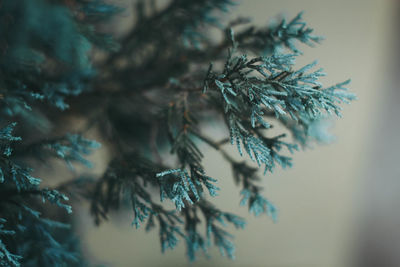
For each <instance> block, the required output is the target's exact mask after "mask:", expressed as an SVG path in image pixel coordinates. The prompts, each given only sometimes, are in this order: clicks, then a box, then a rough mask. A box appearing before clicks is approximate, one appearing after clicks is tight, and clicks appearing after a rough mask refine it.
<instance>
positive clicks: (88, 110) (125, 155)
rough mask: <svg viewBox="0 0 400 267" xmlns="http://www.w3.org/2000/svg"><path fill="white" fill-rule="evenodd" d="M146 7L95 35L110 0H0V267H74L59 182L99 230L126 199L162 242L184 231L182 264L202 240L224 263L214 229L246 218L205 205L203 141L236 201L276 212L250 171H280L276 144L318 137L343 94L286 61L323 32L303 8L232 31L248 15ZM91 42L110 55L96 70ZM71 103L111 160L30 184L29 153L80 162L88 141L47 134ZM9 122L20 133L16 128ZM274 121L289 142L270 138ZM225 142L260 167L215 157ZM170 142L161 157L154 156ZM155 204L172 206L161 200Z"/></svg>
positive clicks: (198, 7)
mask: <svg viewBox="0 0 400 267" xmlns="http://www.w3.org/2000/svg"><path fill="white" fill-rule="evenodd" d="M152 3H153V1H137V4H136V22H135V23H136V24H135V25H134V27H132V30H131V31H130V32H129V33H128V34H126V36H124V37H123V38H121V41H120V42H119V43H118V44H117V43H116V42H114V41H113V39H112V38H111V36H110V35H108V34H105V33H99V32H98V30H97V29H99V28H101V27H100V25H101V24H102V23H105V22H108V21H109V20H110V19H111V18H112V17H113V16H114V15H115V14H118V13H119V12H121V10H122V9H120V8H118V7H115V6H113V5H110V4H108V3H107V1H103V0H70V1H64V0H51V1H50V0H18V1H14V0H3V1H1V4H0V21H1V22H2V23H1V24H0V114H1V115H2V117H1V118H2V119H1V120H0V265H2V266H79V265H84V260H83V259H82V258H81V255H80V252H79V246H77V240H76V239H75V238H74V235H73V234H72V229H71V226H70V225H69V224H68V223H67V222H68V221H69V220H68V219H62V218H63V217H64V216H65V214H64V213H66V214H69V213H71V212H72V207H71V206H70V205H69V204H67V203H66V202H67V201H68V197H67V196H66V195H65V194H64V192H68V191H72V192H71V195H72V196H74V197H79V196H80V197H83V198H85V199H88V200H89V201H90V202H91V213H92V215H93V216H94V218H95V222H96V224H99V223H100V222H101V221H102V220H103V219H107V218H108V214H109V212H110V211H111V210H113V209H119V208H123V207H130V208H131V209H132V211H133V218H132V226H135V227H136V228H139V227H140V226H142V225H145V227H144V228H145V229H146V231H149V230H152V229H154V228H155V227H158V231H159V236H160V244H161V251H162V252H165V251H167V250H168V249H173V248H175V247H176V246H177V245H178V244H179V242H180V241H182V240H183V241H184V243H185V244H186V248H187V255H188V258H189V259H190V260H191V261H193V260H195V259H196V257H197V254H198V253H200V252H203V254H204V255H206V256H208V249H209V247H210V246H211V245H215V246H216V247H217V248H218V249H219V250H220V252H221V254H222V255H226V256H228V257H229V258H234V252H235V246H234V243H233V240H232V239H233V236H232V235H231V234H230V233H228V232H227V231H226V230H225V228H224V227H226V226H227V225H228V224H230V225H233V226H234V227H235V228H238V229H242V228H244V226H245V221H244V220H243V218H241V217H239V216H237V215H234V214H232V213H229V212H225V211H222V210H220V209H219V208H217V207H216V206H214V205H213V204H212V202H211V201H210V200H208V199H207V198H210V197H211V198H210V199H212V197H215V196H216V195H217V194H223V193H226V192H224V191H223V188H219V187H218V186H217V185H216V184H217V180H218V179H216V178H218V177H216V178H213V177H210V176H208V175H207V172H206V170H205V167H204V166H203V158H204V155H203V153H202V151H201V146H200V144H201V143H204V144H207V145H209V146H210V147H212V148H214V149H216V150H217V151H218V152H220V153H221V155H222V156H223V158H224V159H225V160H226V161H228V162H229V163H230V165H231V167H232V173H233V177H234V180H235V182H236V183H237V184H238V186H240V187H241V197H242V199H241V201H240V204H241V205H246V206H248V209H249V212H250V213H253V214H254V215H255V216H258V215H261V214H266V215H268V216H270V217H271V218H272V219H273V221H276V219H277V208H276V207H275V206H274V204H272V202H270V201H269V200H268V199H267V198H265V197H264V196H263V195H262V188H261V186H259V181H260V177H259V176H258V170H259V167H261V166H263V168H264V173H268V172H272V171H273V170H275V169H276V167H277V166H281V167H283V168H286V167H291V166H292V158H291V157H290V156H288V155H287V154H288V153H293V152H294V151H297V150H299V147H305V146H307V145H308V144H309V143H310V142H312V141H317V142H321V141H327V140H328V139H329V135H328V134H327V133H326V131H325V130H326V124H324V120H325V119H326V118H328V117H329V116H330V115H332V114H335V115H337V116H340V115H341V114H340V111H341V106H340V105H341V104H343V103H349V102H350V101H351V100H354V99H355V96H354V95H353V94H351V93H349V92H348V91H347V89H346V86H347V84H348V82H349V81H345V82H343V83H339V84H336V85H334V86H331V87H327V88H324V87H323V86H322V84H321V83H320V81H319V78H320V77H321V76H323V75H325V74H324V73H323V72H322V70H321V69H316V70H314V68H315V65H316V63H311V64H308V65H306V66H304V67H301V68H296V67H295V59H296V57H298V56H299V55H300V54H301V52H300V50H299V48H298V46H297V44H298V43H303V44H306V45H309V46H313V45H314V44H316V43H318V42H319V41H320V40H321V37H318V36H315V35H313V34H312V31H313V30H312V29H311V28H309V27H307V26H306V23H305V22H304V21H303V20H302V14H301V13H300V14H299V15H297V16H296V17H295V18H294V19H292V20H290V21H289V22H287V21H286V20H284V19H282V20H281V21H279V22H277V23H272V24H270V25H268V26H266V27H262V28H257V27H254V26H248V27H243V28H242V30H238V31H237V33H236V34H234V28H235V27H236V26H237V25H240V24H246V23H249V20H247V19H238V20H235V21H232V22H230V23H228V24H227V25H226V26H225V25H223V23H222V22H221V21H220V20H219V17H220V15H221V12H227V11H229V7H230V6H231V5H233V4H234V1H231V0H171V1H170V2H169V3H168V4H167V5H166V6H165V7H164V8H162V9H158V8H157V5H155V4H152ZM211 26H213V27H216V28H217V29H220V30H221V33H222V34H223V35H224V36H225V37H226V38H224V39H223V40H222V41H221V42H220V43H215V42H214V41H213V40H211V39H210V38H209V36H211V35H210V31H208V29H209V28H210V27H211ZM235 29H236V28H235ZM93 48H101V49H103V50H104V51H106V52H107V53H108V54H107V55H106V56H105V59H104V60H99V62H98V63H97V64H98V65H97V66H96V68H95V67H93V66H92V60H91V58H90V53H91V51H92V49H93ZM225 52H227V56H226V54H225ZM100 58H101V57H100ZM211 61H214V62H215V63H216V64H214V65H212V64H210V65H209V62H211ZM218 66H222V67H220V68H219V67H218ZM204 73H205V75H204ZM69 99H74V100H76V102H75V101H74V102H73V105H71V107H72V111H71V113H70V114H72V115H75V114H76V115H78V116H82V117H84V118H86V119H87V121H86V122H87V128H86V127H85V129H86V130H88V129H90V128H91V127H98V128H97V129H100V130H101V131H100V133H101V134H102V135H103V137H105V138H106V139H107V140H108V141H110V142H109V144H108V145H109V146H110V148H112V149H110V150H111V151H112V152H111V156H112V157H113V159H112V160H111V161H110V163H109V164H108V167H107V170H106V171H105V172H104V174H103V175H102V177H100V178H99V179H98V180H94V179H85V178H84V177H83V178H81V179H79V178H77V179H75V180H73V181H68V182H66V183H64V184H61V185H60V186H59V187H56V188H43V187H41V186H40V185H41V179H40V178H36V177H34V176H35V175H33V170H32V169H31V168H30V167H28V165H27V164H26V162H28V161H29V162H31V159H35V160H39V161H37V162H39V164H42V163H46V164H49V162H51V161H49V158H58V159H61V160H63V161H65V163H66V164H67V166H69V167H70V168H72V164H74V163H80V164H83V165H85V166H87V167H91V166H92V165H91V163H90V162H89V161H88V160H87V159H86V158H85V157H86V156H87V155H89V154H90V153H91V151H92V150H93V149H96V148H98V147H99V143H97V142H95V141H91V140H88V139H86V138H84V137H82V135H80V134H65V133H60V130H61V128H62V127H60V124H58V123H59V119H60V118H62V117H60V115H59V114H58V113H59V112H61V111H63V110H66V109H68V108H69V107H70V106H69V104H68V103H72V102H71V101H68V100H69ZM211 119H212V120H215V121H216V122H217V123H218V124H219V125H223V126H226V128H227V129H228V130H229V133H230V134H229V136H227V138H225V139H223V140H214V139H213V138H212V137H209V136H207V134H206V133H205V131H204V129H203V126H204V124H205V123H209V122H210V120H211ZM11 121H17V122H18V128H17V130H18V135H21V136H22V137H23V138H20V137H16V136H14V135H13V130H14V128H16V124H15V123H10V122H11ZM53 122H56V123H55V124H54V125H55V126H56V127H55V128H56V129H52V127H53V124H52V123H53ZM61 123H62V122H61ZM275 124H280V125H281V126H283V127H284V128H285V129H286V130H285V131H287V132H289V133H291V134H292V137H293V140H290V139H289V137H288V136H287V135H286V133H283V134H279V135H276V136H272V135H271V134H270V133H269V130H270V128H271V127H273V126H274V125H275ZM51 131H53V132H51ZM50 134H51V135H50ZM54 136H57V137H54ZM142 138H143V139H142ZM144 138H146V139H144ZM143 140H146V141H145V142H144V141H143ZM229 141H230V142H231V143H232V144H233V145H235V146H237V149H238V152H239V154H240V155H243V154H247V155H248V156H249V157H250V159H252V160H253V161H254V162H256V163H257V165H258V166H257V167H255V166H252V165H251V164H249V163H247V162H246V161H237V160H235V159H234V158H232V157H231V156H230V155H229V154H228V153H227V152H225V150H224V147H223V146H224V145H225V144H226V143H229ZM299 145H300V146H299ZM143 148H144V149H143ZM167 148H169V150H168V149H167ZM166 150H168V151H166ZM143 151H145V152H146V153H143ZM167 152H169V153H170V156H169V158H171V159H172V160H165V154H166V153H167ZM166 162H168V163H166ZM171 162H173V163H171ZM254 165H255V164H254ZM154 192H158V193H159V195H160V198H159V199H158V197H156V200H155V199H154V195H156V194H153V193H154ZM164 200H170V201H171V202H172V203H173V204H174V205H175V207H174V208H172V209H168V208H166V207H165V205H164V203H161V204H160V202H162V201H164ZM52 209H54V210H55V211H54V212H53V210H52ZM53 213H55V215H54V216H50V215H51V214H53ZM49 218H55V219H54V220H50V219H49ZM200 227H203V230H201V228H200Z"/></svg>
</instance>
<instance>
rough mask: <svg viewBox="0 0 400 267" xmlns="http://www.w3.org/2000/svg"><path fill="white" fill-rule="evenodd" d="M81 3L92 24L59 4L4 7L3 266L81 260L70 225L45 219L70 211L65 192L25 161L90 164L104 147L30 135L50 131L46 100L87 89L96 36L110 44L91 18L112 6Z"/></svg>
mask: <svg viewBox="0 0 400 267" xmlns="http://www.w3.org/2000/svg"><path fill="white" fill-rule="evenodd" d="M77 2H79V5H78V6H79V10H80V11H79V12H82V14H86V16H87V17H88V18H89V17H90V19H91V21H88V20H87V21H85V23H83V22H82V21H79V20H78V19H77V17H76V16H75V14H76V13H74V12H72V10H71V9H69V8H68V7H67V6H65V5H62V2H61V1H60V2H58V1H47V0H19V1H14V0H4V1H1V4H0V20H1V23H0V54H1V56H0V114H1V115H2V116H1V117H2V119H1V120H0V195H1V197H0V218H1V219H0V265H1V266H80V265H84V260H83V259H82V258H81V256H80V251H79V246H78V243H77V241H76V239H75V237H74V235H73V234H72V233H71V226H70V225H69V224H68V223H63V222H60V221H57V220H50V219H48V218H47V217H49V214H51V213H57V214H59V216H56V217H64V214H69V213H71V212H72V207H71V206H70V205H68V204H67V203H66V201H68V197H67V196H66V195H65V194H64V193H63V192H61V191H60V190H56V189H52V188H43V187H41V186H40V185H41V179H40V178H36V177H34V175H33V174H32V173H33V169H32V168H30V167H28V165H27V164H26V162H27V161H26V160H27V159H28V160H29V159H32V158H33V159H42V160H43V161H48V159H49V158H50V157H59V158H61V159H63V160H65V162H66V163H67V164H68V165H71V163H72V162H79V163H82V164H84V165H87V166H90V162H89V161H88V160H86V159H85V156H87V155H88V154H90V153H91V151H92V150H93V149H95V148H98V147H99V144H98V143H96V142H94V141H91V140H88V139H85V138H83V137H82V136H80V135H73V134H67V135H65V136H64V137H62V138H57V139H49V138H48V136H40V134H36V135H35V137H34V138H33V139H32V138H31V137H30V134H31V132H46V130H47V129H49V128H51V125H50V120H49V119H48V118H47V116H48V114H45V113H46V112H45V109H44V108H43V106H41V104H42V103H44V104H47V106H55V107H57V108H58V109H61V110H64V109H66V108H68V104H66V102H65V98H66V97H68V96H77V95H79V94H81V93H82V92H84V91H88V90H89V87H88V86H87V81H88V79H91V78H92V77H94V74H95V72H94V70H93V68H92V66H91V61H90V59H89V50H90V49H91V47H92V44H91V43H94V42H93V40H95V39H96V43H94V45H99V44H101V43H102V42H101V41H102V40H104V42H106V41H107V42H108V43H107V44H104V47H107V46H112V45H113V44H112V42H111V40H110V38H109V36H105V35H98V36H97V35H96V31H95V30H94V27H93V26H91V23H92V22H94V21H95V20H96V17H98V16H101V17H102V18H105V17H109V16H111V14H113V13H115V9H112V8H111V6H109V5H107V4H105V3H104V2H102V1H96V2H90V3H89V2H87V1H82V2H80V1H77ZM84 26H86V27H84ZM88 29H91V31H89V30H88ZM104 42H103V43H104ZM42 110H43V111H42ZM10 121H18V122H19V124H18V126H19V127H18V129H20V132H21V133H22V135H23V136H25V135H26V136H27V140H28V141H27V140H25V137H24V138H23V139H22V138H21V137H18V136H14V135H13V131H14V129H15V128H16V125H17V124H16V123H15V122H14V123H9V122H10ZM32 126H33V127H32ZM24 127H26V128H29V131H26V129H25V128H24ZM34 127H35V128H34ZM37 130H40V131H37ZM30 139H32V140H35V141H34V142H32V140H30ZM29 140H30V141H29ZM50 204H52V205H50ZM52 209H54V211H52V212H49V210H52ZM63 221H69V220H65V219H63Z"/></svg>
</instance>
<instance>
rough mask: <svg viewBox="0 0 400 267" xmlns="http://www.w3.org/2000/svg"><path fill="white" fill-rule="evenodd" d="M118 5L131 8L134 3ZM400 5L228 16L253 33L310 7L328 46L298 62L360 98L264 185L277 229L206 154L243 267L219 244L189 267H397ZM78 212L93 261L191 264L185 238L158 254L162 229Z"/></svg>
mask: <svg viewBox="0 0 400 267" xmlns="http://www.w3.org/2000/svg"><path fill="white" fill-rule="evenodd" d="M116 2H117V3H118V1H116ZM119 2H120V3H121V4H122V5H123V6H125V7H127V9H130V4H127V1H122V0H121V1H119ZM398 7H399V4H398V3H397V1H395V0H335V1H332V0H330V1H329V0H324V1H323V0H246V1H241V3H240V5H238V6H237V7H236V8H234V9H233V10H232V13H231V14H230V15H229V17H227V19H232V18H236V17H237V16H239V15H242V16H249V17H252V18H253V21H254V23H255V24H257V25H265V23H267V22H268V21H269V20H270V19H272V18H274V17H276V16H277V15H279V14H284V15H286V16H287V17H288V18H292V17H294V16H295V15H296V14H297V13H298V12H300V11H305V14H304V19H305V21H307V22H308V23H309V26H311V27H313V28H314V29H315V33H316V34H318V35H323V36H325V37H326V39H325V40H324V41H323V42H322V44H321V45H319V46H317V47H315V48H308V47H302V50H303V52H304V56H302V57H301V58H299V60H298V65H299V66H301V65H303V64H306V63H309V62H311V61H313V60H315V59H318V61H319V65H320V66H322V67H323V68H324V70H325V72H326V73H328V76H327V77H326V78H324V80H323V82H324V84H325V85H329V84H334V83H336V82H340V81H344V80H346V79H348V78H351V79H352V83H351V85H350V89H351V90H352V91H353V92H355V93H356V94H357V96H358V100H357V101H355V102H353V103H352V104H351V105H349V106H345V107H344V111H343V115H344V118H342V119H340V120H337V121H335V125H334V126H333V129H332V132H333V133H334V135H335V136H336V140H335V141H334V142H333V144H330V145H322V146H318V147H317V146H315V147H314V148H313V149H307V150H306V151H305V152H299V153H296V154H295V155H294V160H293V161H294V167H293V168H292V169H289V170H280V169H278V170H277V171H276V172H275V174H273V175H270V174H268V175H267V176H265V177H264V180H263V185H264V186H265V188H266V192H265V195H266V196H267V197H268V198H269V199H270V200H272V202H273V203H274V204H276V206H277V207H278V208H279V219H278V222H277V223H273V222H272V221H271V220H270V218H267V217H266V216H264V217H259V218H254V217H253V216H250V215H249V214H248V211H247V208H246V207H239V189H238V188H236V187H235V185H234V182H233V180H232V177H231V171H230V168H229V166H228V164H225V162H224V161H223V160H222V158H221V157H220V156H219V155H217V154H216V153H215V152H214V151H211V150H210V149H209V150H207V151H206V155H205V168H206V169H207V171H208V174H209V175H210V176H212V177H218V180H219V186H220V187H221V188H223V191H222V192H221V193H220V196H218V197H217V198H216V199H215V201H216V203H217V205H218V206H219V207H221V208H222V209H223V210H224V211H231V212H235V213H236V214H238V215H240V216H243V217H245V218H246V219H247V221H248V225H247V227H246V229H245V230H238V231H236V230H233V229H231V230H232V232H233V233H234V234H235V243H236V246H237V251H236V258H237V259H236V260H234V261H231V260H228V259H226V258H224V257H221V256H220V255H219V252H218V251H217V250H216V249H215V248H213V249H212V250H211V251H210V254H211V256H212V258H211V259H208V260H207V259H205V258H200V259H199V260H198V261H197V262H195V263H194V264H192V265H193V266H276V267H278V266H279V267H281V266H282V267H283V266H332V267H342V266H343V267H345V266H400V216H399V215H400V211H399V209H397V207H399V206H400V190H399V189H400V163H397V159H398V158H399V154H398V151H400V141H399V140H398V137H399V136H400V135H399V134H400V124H399V117H400V105H398V100H399V99H400V88H399V78H398V77H399V76H400V75H399V74H400V71H399V66H400V64H399V62H398V61H399V54H398V49H397V47H398V45H399V42H398V37H399V33H400V31H399V30H398V27H399V26H400V18H399V17H400V12H399V11H400V10H399V8H398ZM131 19H132V18H131V17H130V15H129V12H127V13H125V14H124V15H123V16H121V22H118V23H121V29H123V25H124V22H123V21H130V20H131ZM204 149H206V147H204ZM232 151H233V150H232ZM100 169H101V168H100ZM78 212H79V216H78V217H79V218H78V222H77V225H81V229H79V231H80V234H81V236H82V239H83V244H82V246H83V248H84V250H85V253H86V255H87V256H88V257H89V258H90V259H92V261H93V262H94V263H96V264H109V265H110V266H188V265H189V263H188V261H187V258H186V257H185V246H184V244H183V242H182V241H181V244H180V245H179V246H178V248H177V249H175V250H174V251H169V252H167V253H166V254H164V255H163V254H161V249H159V246H160V245H159V240H158V232H157V231H152V232H149V233H146V232H145V231H144V229H139V230H136V229H135V228H133V227H131V224H130V222H131V219H132V218H131V216H132V214H130V213H129V212H125V213H122V214H119V215H115V216H114V217H115V218H112V220H111V221H110V222H108V223H104V224H102V225H100V227H98V228H97V227H95V226H94V224H93V220H92V218H90V215H89V214H88V207H87V206H85V205H84V204H82V205H81V207H80V210H79V211H78Z"/></svg>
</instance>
